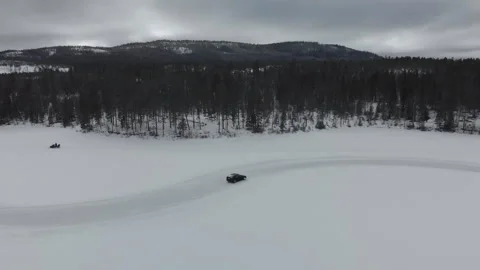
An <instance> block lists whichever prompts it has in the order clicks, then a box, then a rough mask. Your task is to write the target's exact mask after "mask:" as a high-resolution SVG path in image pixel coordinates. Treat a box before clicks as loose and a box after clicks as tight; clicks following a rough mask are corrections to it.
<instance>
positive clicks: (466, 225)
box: [0, 126, 480, 270]
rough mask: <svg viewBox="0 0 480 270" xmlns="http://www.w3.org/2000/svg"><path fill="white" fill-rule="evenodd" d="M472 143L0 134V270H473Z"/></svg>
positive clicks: (423, 135)
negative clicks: (234, 176)
mask: <svg viewBox="0 0 480 270" xmlns="http://www.w3.org/2000/svg"><path fill="white" fill-rule="evenodd" d="M479 140H480V137H478V136H475V135H464V134H442V133H432V132H420V131H408V130H401V129H375V128H349V129H335V130H323V131H318V132H310V133H297V134H289V135H252V136H241V137H236V138H222V139H203V140H202V139H198V140H197V139H191V140H177V141H172V140H162V139H140V138H134V137H130V138H123V137H118V136H103V135H99V134H83V133H80V132H76V131H75V130H73V129H62V128H45V127H33V126H4V127H0V149H2V152H1V154H0V164H2V177H1V179H0V239H1V241H0V268H1V269H12V270H16V269H49V270H57V269H59V270H60V269H62V270H63V269H75V270H76V269H360V270H362V269H369V270H376V269H382V270H383V269H394V270H395V269H402V270H403V269H436V270H437V269H478V268H479V267H480V263H479V262H478V260H477V257H478V252H477V248H476V247H477V245H478V242H479V240H480V234H478V233H477V231H478V228H479V227H480V219H479V218H478V217H477V216H476V215H475V213H476V210H477V204H478V203H479V201H480V199H479V197H478V193H479V191H480V182H479V181H478V179H479V176H480V157H479V155H478V153H480V143H479V142H480V141H479ZM55 142H57V143H60V144H61V148H60V149H49V146H50V145H51V144H53V143H55ZM232 172H238V173H241V174H245V175H247V176H248V179H247V180H246V181H242V182H239V183H237V184H228V183H227V182H226V181H225V177H226V176H227V175H228V174H230V173H232Z"/></svg>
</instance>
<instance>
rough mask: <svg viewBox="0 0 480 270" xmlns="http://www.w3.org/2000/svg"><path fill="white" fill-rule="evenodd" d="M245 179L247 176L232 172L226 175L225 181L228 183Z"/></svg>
mask: <svg viewBox="0 0 480 270" xmlns="http://www.w3.org/2000/svg"><path fill="white" fill-rule="evenodd" d="M245 179H247V176H245V175H242V174H239V173H232V174H230V175H228V176H227V182H229V183H236V182H238V181H242V180H245Z"/></svg>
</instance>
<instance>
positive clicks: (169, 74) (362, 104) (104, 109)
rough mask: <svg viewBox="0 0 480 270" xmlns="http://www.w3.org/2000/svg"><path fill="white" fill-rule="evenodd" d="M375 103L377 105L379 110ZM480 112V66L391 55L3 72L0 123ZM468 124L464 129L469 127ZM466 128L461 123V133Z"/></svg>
mask: <svg viewBox="0 0 480 270" xmlns="http://www.w3.org/2000/svg"><path fill="white" fill-rule="evenodd" d="M371 104H376V109H375V111H374V112H373V111H372V110H371V108H370V106H371ZM479 110H480V60H474V59H466V60H451V59H438V60H434V59H424V58H390V59H376V60H368V61H308V62H297V61H290V62H285V63H275V64H269V63H259V62H252V63H250V62H249V63H245V62H243V63H238V62H235V63H233V62H216V63H210V64H196V63H195V64H187V63H179V64H168V65H167V64H158V63H134V62H129V63H126V62H125V63H111V64H102V63H85V64H78V65H74V66H73V67H72V68H71V69H70V71H69V72H56V71H52V70H48V69H46V70H44V71H41V72H37V73H12V74H6V75H1V76H0V124H1V125H5V124H9V123H13V122H22V121H23V122H31V123H44V124H46V125H53V124H58V123H61V124H62V125H63V126H65V127H68V126H76V125H78V126H80V127H81V128H82V129H83V130H85V131H91V130H93V129H95V127H97V126H103V127H107V129H108V131H109V132H118V130H123V131H127V132H129V133H132V134H136V133H141V132H147V133H148V134H150V135H154V136H163V135H165V130H166V129H173V130H174V131H175V134H177V135H178V136H184V135H185V134H186V133H185V131H186V130H188V129H199V128H201V127H202V126H201V121H200V119H202V117H208V118H209V119H211V120H214V121H216V122H217V124H218V132H219V133H222V132H225V131H228V130H229V129H247V130H249V131H252V132H255V133H261V132H264V131H265V129H266V128H267V127H268V126H270V125H274V124H275V125H277V126H278V127H279V129H280V131H281V132H287V131H288V130H287V128H286V127H287V126H292V124H290V125H287V122H290V123H292V122H295V121H297V122H298V121H300V120H299V118H301V117H302V115H303V114H304V113H305V112H315V115H316V116H315V117H316V118H317V119H314V121H315V122H316V127H317V128H319V129H322V128H324V126H325V125H324V123H323V117H324V116H326V115H329V114H333V115H335V116H336V117H338V118H340V119H342V118H345V119H347V118H351V117H354V116H364V115H366V113H368V112H370V114H369V120H383V121H389V120H399V119H403V120H406V121H408V122H409V123H411V127H412V128H413V127H415V128H419V129H424V128H425V127H424V124H425V123H426V121H427V120H429V117H430V116H429V115H430V114H429V113H430V112H432V111H433V112H436V118H435V122H436V123H437V125H438V129H439V130H443V131H454V130H456V129H458V128H462V127H459V122H458V121H456V120H455V119H457V120H458V119H460V118H462V117H463V119H464V120H466V119H472V118H475V119H476V116H477V112H478V111H479ZM466 122H467V121H463V122H462V123H463V124H464V125H465V123H466ZM463 128H465V127H463Z"/></svg>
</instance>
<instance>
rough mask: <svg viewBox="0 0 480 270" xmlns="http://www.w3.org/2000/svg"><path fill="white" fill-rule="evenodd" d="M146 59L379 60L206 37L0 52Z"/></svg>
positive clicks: (68, 59) (63, 58)
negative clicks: (213, 39)
mask: <svg viewBox="0 0 480 270" xmlns="http://www.w3.org/2000/svg"><path fill="white" fill-rule="evenodd" d="M144 58H148V60H149V61H160V62H164V61H167V62H175V61H185V60H189V61H201V62H205V61H217V60H229V61H237V60H241V61H244V60H248V61H252V60H271V61H277V60H288V59H294V58H295V59H297V60H301V59H303V60H307V59H308V60H313V59H316V60H321V59H352V60H353V59H378V58H380V56H378V55H375V54H373V53H370V52H364V51H358V50H354V49H351V48H347V47H344V46H340V45H333V44H319V43H317V42H301V41H295V42H280V43H272V44H250V43H240V42H229V41H209V40H155V41H151V42H137V43H128V44H123V45H119V46H114V47H88V46H56V47H48V48H38V49H29V50H20V51H12V50H9V51H4V52H0V60H2V59H3V60H18V61H30V62H41V61H55V63H62V64H69V63H72V62H76V61H81V62H83V61H86V60H88V61H94V62H95V61H101V62H104V61H106V60H108V59H112V60H118V59H130V60H132V59H137V60H141V59H144Z"/></svg>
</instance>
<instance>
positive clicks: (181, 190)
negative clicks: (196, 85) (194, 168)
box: [0, 156, 480, 228]
mask: <svg viewBox="0 0 480 270" xmlns="http://www.w3.org/2000/svg"><path fill="white" fill-rule="evenodd" d="M364 165H375V166H402V167H420V168H433V169H445V170H458V171H468V172H478V173H480V164H474V163H463V162H462V163H460V162H455V161H445V160H432V159H416V158H393V157H375V158H369V157H339V156H335V157H322V158H306V159H282V160H272V161H265V162H260V163H258V162H257V163H255V164H252V165H248V166H243V167H240V168H238V167H237V168H235V169H232V168H228V169H222V170H219V171H216V172H212V173H209V174H206V175H202V176H198V177H195V178H192V179H190V180H187V181H185V182H181V183H178V184H175V185H172V186H169V187H166V188H162V189H158V190H153V191H150V192H144V193H140V194H135V195H129V196H123V197H119V198H113V199H105V200H98V201H91V202H85V203H72V204H64V205H53V206H38V207H6V208H0V226H23V227H53V228H55V227H65V226H76V225H82V224H88V223H97V222H105V221H109V220H115V219H119V218H126V217H131V216H135V215H141V214H147V213H151V212H155V211H159V210H161V209H163V208H166V207H170V206H173V205H177V204H181V203H185V202H188V201H192V200H195V199H200V198H202V197H204V196H207V195H210V194H213V193H216V192H220V191H222V190H225V189H229V188H235V185H239V184H240V185H241V184H248V185H255V182H256V181H261V179H262V177H261V176H263V175H271V174H278V173H282V172H285V171H288V170H300V169H308V168H319V167H328V166H337V167H345V166H364ZM232 171H236V172H239V173H242V174H246V175H247V176H248V180H247V181H246V182H245V183H238V184H235V185H232V184H228V183H227V182H226V181H225V175H227V174H229V173H231V172H232ZM320 179H321V177H320ZM292 181H294V179H292ZM272 184H273V185H274V183H272Z"/></svg>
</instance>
